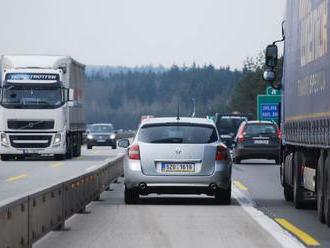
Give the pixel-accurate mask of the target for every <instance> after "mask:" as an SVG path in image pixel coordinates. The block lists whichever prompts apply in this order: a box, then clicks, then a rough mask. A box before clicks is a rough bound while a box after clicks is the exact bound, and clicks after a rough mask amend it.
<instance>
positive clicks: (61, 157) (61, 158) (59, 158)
mask: <svg viewBox="0 0 330 248" xmlns="http://www.w3.org/2000/svg"><path fill="white" fill-rule="evenodd" d="M54 158H55V160H57V161H62V160H65V154H55V155H54Z"/></svg>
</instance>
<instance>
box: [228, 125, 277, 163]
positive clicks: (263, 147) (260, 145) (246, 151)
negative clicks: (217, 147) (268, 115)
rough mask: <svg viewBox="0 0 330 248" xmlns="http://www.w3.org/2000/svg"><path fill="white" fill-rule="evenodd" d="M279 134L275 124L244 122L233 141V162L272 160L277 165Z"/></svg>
mask: <svg viewBox="0 0 330 248" xmlns="http://www.w3.org/2000/svg"><path fill="white" fill-rule="evenodd" d="M280 140H281V132H280V130H279V128H278V126H277V124H276V123H275V122H271V121H244V122H243V123H242V124H241V125H240V127H239V129H238V132H237V135H236V137H235V139H234V142H233V143H234V144H233V145H234V149H233V161H234V162H235V163H236V164H240V163H241V161H242V160H243V159H274V160H275V162H276V164H278V163H279V153H280V143H281V142H280Z"/></svg>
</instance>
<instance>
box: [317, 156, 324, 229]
mask: <svg viewBox="0 0 330 248" xmlns="http://www.w3.org/2000/svg"><path fill="white" fill-rule="evenodd" d="M324 163H325V162H324V153H323V152H321V154H320V157H319V160H318V163H317V175H316V180H317V184H316V192H317V215H318V218H319V221H320V222H321V223H324V222H325V218H324V189H325V187H324V186H325V184H324V181H325V180H324Z"/></svg>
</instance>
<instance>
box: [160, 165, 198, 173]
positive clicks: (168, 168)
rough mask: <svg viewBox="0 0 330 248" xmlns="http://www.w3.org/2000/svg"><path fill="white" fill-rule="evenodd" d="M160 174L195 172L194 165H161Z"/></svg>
mask: <svg viewBox="0 0 330 248" xmlns="http://www.w3.org/2000/svg"><path fill="white" fill-rule="evenodd" d="M161 171H162V172H195V164H190V163H185V164H183V163H182V164H181V163H180V164H179V163H162V167H161Z"/></svg>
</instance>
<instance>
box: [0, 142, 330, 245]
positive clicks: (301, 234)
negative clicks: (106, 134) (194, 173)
mask: <svg viewBox="0 0 330 248" xmlns="http://www.w3.org/2000/svg"><path fill="white" fill-rule="evenodd" d="M121 152H123V151H122V150H120V149H118V150H111V148H108V147H99V148H96V149H93V150H91V151H89V150H83V156H82V157H81V158H78V159H74V160H71V161H63V162H57V161H49V160H42V161H39V160H38V161H14V162H13V161H11V162H0V166H1V174H0V197H1V198H0V199H1V202H3V201H4V200H10V198H13V197H17V196H20V195H22V194H25V193H27V192H29V191H34V190H37V189H38V188H42V187H46V186H50V185H52V184H55V183H58V182H61V181H63V180H65V179H67V178H70V177H73V176H78V175H80V174H82V173H84V172H86V171H88V170H93V169H96V168H97V166H98V165H101V164H102V163H104V162H105V160H106V159H109V158H111V157H115V156H117V155H118V153H121ZM123 191H124V186H123V178H120V179H119V180H118V183H115V184H112V185H111V191H106V192H104V193H103V194H102V197H101V198H102V201H99V202H93V203H91V204H90V205H89V206H88V207H87V209H88V210H89V211H90V213H89V214H77V215H74V216H73V217H72V218H71V219H69V220H68V221H67V222H66V227H67V228H68V229H65V231H57V232H51V233H50V234H48V235H46V236H45V237H44V238H42V239H41V240H39V241H38V242H37V243H35V244H34V246H33V247H34V248H44V247H45V248H53V247H54V248H55V247H70V248H71V247H72V248H75V247H77V248H78V247H79V248H84V247H90V248H93V247H304V246H307V247H309V246H311V247H312V246H313V247H314V246H317V247H330V235H329V233H330V229H328V228H327V227H326V226H325V225H322V224H321V223H319V222H318V219H317V216H316V215H317V214H316V211H315V209H314V208H313V206H311V207H310V208H308V209H305V210H296V209H295V208H294V207H293V205H292V203H288V202H286V201H285V200H284V198H283V192H282V188H281V186H280V179H279V166H278V165H275V164H274V163H273V161H267V160H246V161H243V163H242V164H241V165H234V167H233V196H232V205H230V206H219V205H215V204H214V201H213V199H212V198H210V197H206V196H202V197H200V196H157V195H151V196H149V197H143V198H142V200H141V201H140V203H139V204H137V205H125V203H124V197H123V195H124V192H123Z"/></svg>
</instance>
